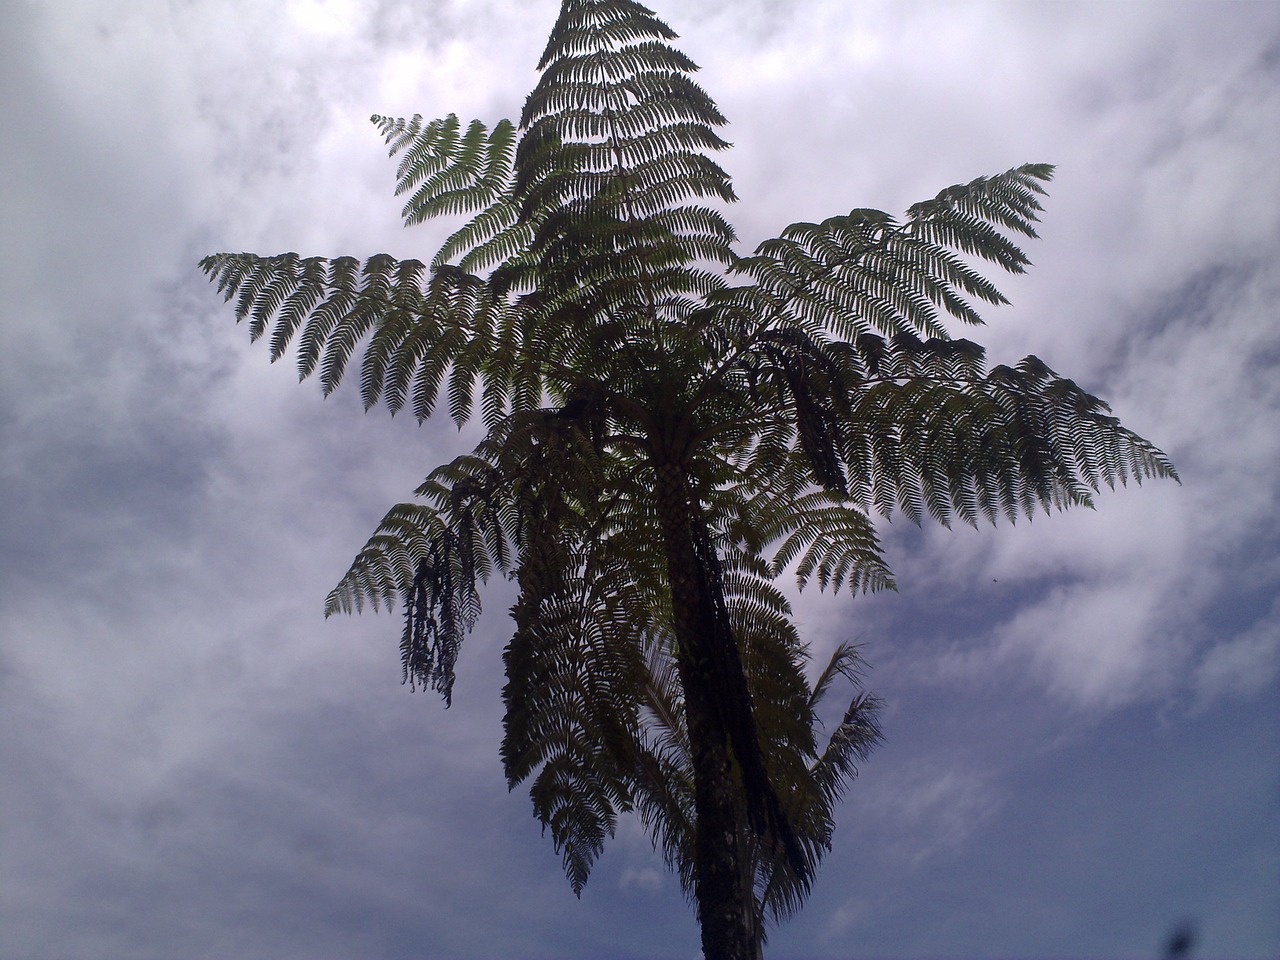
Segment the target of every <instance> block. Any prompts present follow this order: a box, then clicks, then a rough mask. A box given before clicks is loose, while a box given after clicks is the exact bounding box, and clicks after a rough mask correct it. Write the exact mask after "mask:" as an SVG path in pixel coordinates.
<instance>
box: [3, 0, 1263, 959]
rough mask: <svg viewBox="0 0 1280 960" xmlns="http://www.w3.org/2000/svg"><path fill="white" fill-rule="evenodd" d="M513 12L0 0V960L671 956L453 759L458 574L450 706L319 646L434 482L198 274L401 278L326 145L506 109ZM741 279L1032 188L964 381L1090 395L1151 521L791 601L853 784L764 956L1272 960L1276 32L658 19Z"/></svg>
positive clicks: (665, 941) (801, 9)
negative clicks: (454, 115) (749, 255)
mask: <svg viewBox="0 0 1280 960" xmlns="http://www.w3.org/2000/svg"><path fill="white" fill-rule="evenodd" d="M555 12H556V4H555V2H554V0H520V2H515V0H416V2H409V0H367V2H366V0H252V2H247V0H216V2H215V0H169V2H167V3H165V2H162V0H59V2H57V3H50V2H40V0H11V2H10V3H8V4H6V13H5V26H4V29H3V31H0V93H3V97H0V122H2V123H3V137H2V138H0V183H2V184H3V187H0V198H2V202H0V209H2V211H3V214H2V218H0V764H2V765H3V766H2V768H0V769H2V770H3V773H2V775H0V954H3V955H4V956H5V957H9V958H15V960H24V958H53V957H58V958H66V960H81V958H83V960H89V958H102V960H126V958H138V960H149V958H157V960H159V958H174V957H179V958H195V957H208V958H224V957H239V958H245V960H277V958H281V960H283V958H298V957H308V958H331V960H348V958H350V960H355V958H361V960H364V958H409V957H442V958H485V957H502V956H510V957H514V956H523V957H547V958H549V957H605V956H610V957H655V958H666V957H678V958H689V957H693V956H695V955H696V952H697V933H696V928H695V925H694V922H693V916H692V911H691V910H690V909H689V908H688V907H687V906H686V905H685V903H684V902H683V900H682V897H681V894H680V891H679V888H678V886H677V884H676V883H675V881H674V879H673V878H672V877H670V876H669V875H667V874H666V873H665V872H664V870H663V868H662V864H661V862H660V860H658V859H657V858H656V857H655V855H654V854H653V852H652V851H651V849H650V847H649V844H648V841H647V840H646V839H645V837H644V836H643V834H642V832H641V831H640V830H639V828H638V827H637V826H636V825H635V824H634V823H631V822H625V823H623V824H622V825H621V827H620V829H619V833H618V836H617V838H616V839H615V840H614V841H613V843H612V844H611V845H610V846H609V848H608V849H607V850H606V853H605V855H604V857H603V859H602V860H601V862H600V863H599V865H598V867H597V869H596V872H595V874H594V875H593V876H592V879H591V881H590V883H589V884H588V886H587V888H586V890H585V892H584V895H583V897H582V900H581V901H578V900H576V899H575V898H574V897H573V895H572V893H571V891H570V889H569V886H568V884H567V882H565V880H564V878H563V875H562V874H561V872H560V865H559V858H558V857H557V856H556V855H555V853H554V851H553V850H552V847H551V844H550V841H549V840H546V839H543V838H542V837H541V836H540V833H539V829H538V825H537V823H536V822H535V821H534V819H533V818H532V815H531V809H530V806H529V803H528V798H527V797H526V796H525V795H524V793H523V791H522V790H519V789H518V790H517V791H516V792H515V793H513V794H508V793H507V791H506V789H505V784H504V782H503V779H502V775H501V769H500V765H499V761H498V757H497V742H498V738H499V732H500V731H499V724H500V712H499V691H500V688H501V677H500V654H501V648H502V644H503V642H504V640H505V637H506V635H507V631H508V620H507V617H506V609H507V607H508V606H509V605H510V603H511V600H512V597H511V594H510V588H509V586H508V585H506V584H498V585H496V586H495V587H493V588H492V589H491V590H490V591H489V593H488V594H487V597H486V614H485V616H484V618H483V619H482V621H481V623H480V624H479V626H478V628H477V630H476V632H475V634H474V635H473V636H472V638H471V639H470V640H469V642H468V645H467V646H466V648H464V651H463V659H462V661H461V664H460V668H461V669H460V677H459V682H458V687H457V690H456V692H455V698H454V700H455V704H454V706H453V708H452V709H450V710H448V711H446V710H445V709H443V706H442V704H441V703H440V702H439V701H438V700H437V699H436V698H435V697H433V696H429V695H423V694H417V695H413V694H410V693H409V692H408V690H407V689H405V688H402V687H401V686H400V684H399V660H398V650H397V644H398V622H397V620H396V619H395V618H394V617H386V616H383V617H381V618H379V617H372V616H366V617H364V618H362V619H346V618H341V619H335V620H331V621H328V622H326V621H324V620H323V618H322V616H321V606H322V601H323V598H324V596H325V594H326V592H327V591H328V589H329V588H330V587H331V586H332V584H333V583H334V582H335V581H336V580H337V578H338V577H339V576H340V575H341V574H342V572H343V571H344V570H345V569H346V566H347V564H348V562H349V561H350V559H351V557H352V556H353V555H354V553H355V551H356V550H357V549H358V548H359V547H360V546H361V545H362V544H363V542H364V538H365V537H366V536H367V534H368V533H369V532H371V530H372V529H373V527H374V526H375V525H376V523H377V521H378V520H379V519H380V518H381V516H382V514H383V512H384V511H385V510H386V508H387V507H388V506H389V505H390V504H392V503H394V502H396V501H398V500H401V499H406V498H407V497H408V495H409V492H410V491H411V489H412V488H413V486H414V485H416V483H417V482H418V481H419V480H420V479H421V477H422V476H423V475H424V474H425V473H426V472H427V471H428V470H429V469H430V468H431V467H433V466H434V465H435V464H437V463H439V462H441V461H443V460H445V459H448V458H450V457H452V456H453V455H455V454H456V453H457V452H460V451H461V450H462V449H464V448H467V447H469V446H470V443H471V441H472V440H473V439H474V438H473V436H472V435H470V434H467V433H464V434H463V435H461V436H459V435H458V434H457V432H456V431H454V430H453V428H452V427H451V426H449V425H447V424H443V423H429V424H428V425H426V426H423V427H417V426H416V425H415V424H414V423H413V422H412V421H411V420H406V419H402V418H398V419H396V420H392V419H391V418H389V417H388V416H387V415H386V414H385V413H383V412H376V411H375V412H373V413H371V414H369V415H363V414H362V413H361V412H360V410H359V405H358V402H357V398H356V397H355V395H354V391H352V392H350V393H348V392H347V391H339V393H338V394H336V395H334V396H333V397H331V398H329V399H328V400H322V399H321V397H320V393H319V387H318V386H317V385H315V384H313V383H311V382H309V381H308V382H307V383H305V384H303V385H302V386H299V385H298V384H297V382H296V377H295V375H294V373H293V370H292V368H291V366H290V365H289V364H288V363H281V364H277V365H275V366H272V365H270V364H268V363H267V358H266V356H265V350H264V349H263V348H261V347H260V346H259V347H251V346H250V345H249V344H248V343H247V336H246V334H245V331H244V330H243V329H237V328H236V327H235V325H234V324H233V323H232V317H231V313H230V310H229V308H227V307H226V306H224V305H223V304H222V303H221V301H220V299H219V298H218V297H217V296H215V294H214V291H213V290H212V289H211V288H210V287H209V286H208V285H207V283H206V282H205V281H204V279H203V277H202V276H201V275H200V274H199V272H198V271H197V270H196V266H195V264H196V261H197V260H198V259H199V257H200V256H202V255H204V254H205V253H209V252H213V251H217V250H232V251H235V250H251V251H256V252H261V253H275V252H281V251H285V250H297V251H300V252H302V253H304V254H321V255H338V254H354V255H361V256H363V255H367V254H369V253H374V252H379V251H386V252H389V253H392V254H395V255H398V256H406V257H407V256H423V255H424V254H428V253H430V252H431V251H433V250H434V247H433V245H432V242H431V241H432V235H431V233H430V229H431V228H417V229H415V230H409V231H405V230H403V229H401V228H400V226H399V205H398V203H397V201H396V200H395V198H394V197H393V196H392V195H391V193H392V186H393V182H394V181H393V165H392V164H391V163H390V162H389V161H388V160H387V158H386V156H385V151H384V149H383V147H382V145H381V141H380V140H379V138H378V136H377V134H376V131H375V130H374V129H373V127H372V126H371V125H370V124H369V123H368V120H367V118H368V116H369V115H370V114H372V113H381V114H389V115H393V116H403V115H409V114H412V113H415V112H421V113H423V114H425V115H427V116H429V117H430V116H439V115H443V114H445V113H448V112H451V111H456V112H458V113H460V114H461V115H462V116H463V117H464V118H467V117H472V116H476V117H482V118H486V119H488V120H496V119H498V118H500V117H503V116H512V115H515V114H518V112H519V109H520V106H521V104H522V103H523V96H524V93H525V92H526V91H527V90H528V89H529V88H530V86H531V85H532V84H533V82H534V81H535V74H534V72H533V65H534V63H535V62H536V60H537V58H538V55H539V53H540V52H541V49H542V44H543V41H544V38H545V35H546V32H547V30H548V29H549V27H550V24H551V22H552V21H553V19H554V16H555ZM660 12H661V13H662V14H663V15H664V16H665V17H666V18H667V19H668V21H669V22H670V23H671V24H672V26H673V27H674V28H675V29H676V30H677V31H678V32H680V33H681V34H682V38H683V39H682V40H681V41H680V46H681V47H682V49H684V50H685V51H686V52H687V53H689V54H690V55H691V56H692V57H693V58H694V59H695V60H697V61H698V62H699V63H701V64H702V66H703V68H704V69H703V73H702V75H701V81H702V82H703V84H704V85H705V86H706V88H707V89H708V90H709V91H710V92H711V93H712V94H713V96H715V97H716V98H717V100H718V101H719V103H720V105H721V107H722V108H723V110H724V112H725V113H726V114H727V115H728V117H729V118H730V120H731V122H732V126H731V127H730V128H729V133H728V136H729V138H730V139H732V140H733V141H734V142H735V144H736V148H735V150H734V151H733V152H732V153H730V154H728V155H726V156H725V157H724V158H723V162H724V165H725V166H726V168H727V169H728V170H729V171H730V172H731V174H732V175H733V176H734V177H735V183H736V187H737V190H738V193H739V195H740V196H741V197H742V200H741V202H740V203H739V204H738V205H737V207H736V208H735V209H734V211H733V217H734V219H735V222H736V223H737V225H738V227H739V232H740V234H741V235H742V237H743V239H744V241H745V243H746V244H747V245H754V243H755V242H756V241H758V240H760V239H763V238H765V237H768V236H771V235H775V234H776V233H777V232H778V231H779V230H780V229H781V228H782V227H783V226H785V225H786V224H787V223H789V222H792V221H796V220H814V219H821V218H823V217H825V216H830V215H833V214H837V213H843V212H847V211H848V210H849V209H850V208H852V207H860V206H872V207H880V208H883V209H888V210H891V211H901V210H902V209H903V208H905V207H906V206H907V205H909V204H910V203H912V202H914V201H916V200H920V199H925V198H927V197H930V196H932V195H933V194H934V193H935V192H937V190H938V189H940V188H941V187H944V186H946V185H948V184H951V183H955V182H961V181H967V180H969V179H971V178H973V177H975V176H977V175H980V174H984V173H994V172H998V171H1000V170H1004V169H1006V168H1008V167H1010V166H1014V165H1016V164H1019V163H1023V162H1026V161H1049V162H1054V163H1057V164H1058V165H1059V173H1058V177H1057V180H1056V181H1055V183H1054V184H1053V188H1052V196H1051V198H1050V201H1049V204H1048V211H1047V214H1046V219H1045V226H1044V229H1043V231H1042V236H1043V239H1042V240H1040V241H1038V242H1036V243H1035V244H1034V246H1032V248H1031V249H1030V251H1029V252H1030V253H1031V256H1032V258H1033V260H1034V261H1035V262H1036V268H1035V269H1034V270H1033V271H1032V272H1031V273H1030V274H1029V275H1028V276H1027V277H1025V278H1019V279H1018V280H1017V282H1013V283H1007V284H1006V291H1007V293H1008V294H1009V295H1010V296H1011V298H1012V299H1013V301H1014V306H1013V307H1011V308H1004V309H1002V310H999V311H995V312H994V313H992V314H991V315H990V318H989V319H990V323H989V326H988V328H987V329H986V330H985V331H982V332H980V334H979V335H978V336H977V339H979V340H981V341H982V342H984V343H985V344H986V345H987V346H988V348H989V349H990V352H991V355H992V358H993V361H996V362H1004V361H1015V360H1017V359H1018V358H1020V357H1022V356H1023V355H1025V354H1027V353H1030V352H1034V353H1036V354H1037V355H1039V356H1041V357H1042V358H1043V359H1045V360H1046V361H1047V362H1048V363H1049V364H1050V365H1051V366H1053V367H1054V368H1055V369H1057V370H1059V371H1060V372H1062V373H1063V374H1065V375H1068V376H1071V377H1073V378H1075V379H1076V380H1077V381H1078V382H1080V383H1081V384H1082V385H1084V386H1086V387H1087V388H1088V389H1091V390H1093V391H1094V392H1097V393H1099V394H1101V395H1102V396H1104V397H1106V398H1107V399H1109V400H1110V401H1111V402H1112V404H1113V406H1114V408H1115V410H1116V412H1117V413H1118V414H1119V415H1120V416H1121V417H1122V418H1123V419H1124V420H1125V422H1126V423H1127V424H1128V425H1130V426H1131V427H1133V428H1134V429H1136V430H1138V431H1139V432H1140V433H1142V434H1144V435H1146V436H1148V437H1150V438H1151V439H1153V440H1154V441H1156V442H1157V443H1159V444H1160V445H1161V446H1162V447H1163V448H1164V449H1165V450H1166V451H1168V453H1169V454H1170V455H1171V456H1172V458H1173V459H1174V461H1175V463H1176V464H1177V466H1178V469H1179V471H1180V472H1181V475H1182V477H1183V481H1184V482H1183V484H1182V485H1181V486H1177V485H1175V484H1173V483H1170V482H1162V483H1155V484H1149V485H1147V486H1146V487H1144V488H1142V489H1130V490H1124V491H1121V492H1118V493H1116V494H1108V495H1106V496H1103V497H1101V498H1100V499H1099V506H1098V509H1097V510H1096V511H1095V512H1083V511H1082V512H1080V513H1075V514H1069V515H1057V516H1053V517H1042V518H1038V519H1037V520H1036V521H1035V522H1034V523H1031V524H1019V525H1018V526H1017V527H1014V528H1010V527H1003V528H1000V529H995V530H992V529H983V530H977V531H975V530H971V529H959V530H954V531H946V530H941V529H936V528H924V529H919V530H918V529H915V528H912V527H910V526H909V525H902V524H894V525H892V526H891V527H889V528H887V529H886V531H885V532H886V536H887V542H888V547H889V555H890V559H891V561H892V563H893V565H894V568H895V571H896V573H897V576H898V580H899V583H900V585H901V590H900V592H898V593H897V594H891V595H883V596H876V597H872V598H856V599H850V598H848V597H845V596H839V597H834V598H833V597H831V596H830V595H826V596H823V595H821V594H818V593H816V591H815V592H813V593H812V594H810V593H806V594H804V595H803V596H802V597H801V598H800V599H799V601H798V605H797V613H798V616H799V619H800V621H801V622H802V625H803V630H804V631H805V635H806V636H807V638H808V639H810V640H811V642H812V644H813V647H814V650H815V653H816V654H817V655H818V656H821V655H822V653H823V652H824V651H829V650H830V649H831V647H832V646H833V645H834V644H835V643H837V642H839V641H842V640H846V639H851V638H856V639H858V640H859V641H860V642H862V643H863V644H864V652H865V654H866V657H867V659H868V660H869V661H870V663H871V665H872V667H873V671H872V674H871V678H870V684H871V686H872V687H873V688H874V689H875V690H876V691H877V692H878V693H879V694H880V695H881V696H882V697H884V699H885V700H886V701H887V703H888V707H887V711H886V716H885V727H886V734H887V738H888V740H887V743H886V744H885V746H884V747H883V748H882V749H881V750H880V751H878V752H877V753H876V755H875V756H874V757H873V758H872V760H871V762H870V763H868V764H867V765H866V766H865V768H864V770H863V774H862V777H861V779H860V780H859V781H858V782H857V784H856V785H855V787H854V789H853V790H852V792H851V796H850V798H849V800H848V801H847V802H846V803H845V804H844V806H843V807H842V809H841V813H840V820H839V829H838V832H837V835H836V848H835V851H834V853H833V854H832V855H831V856H830V858H829V860H828V861H827V862H826V863H825V865H824V867H823V869H822V872H821V873H820V875H819V879H818V884H817V888H816V892H815V893H814V895H813V897H812V899H811V901H810V902H809V905H808V907H807V909H806V910H805V912H804V913H803V914H802V915H801V916H800V917H799V918H798V919H796V920H794V921H792V922H790V923H789V924H787V925H785V926H783V927H781V928H779V929H777V930H776V931H774V933H773V936H772V938H771V941H770V945H771V950H770V955H771V956H773V957H793V958H823V957H831V958H835V957H842V958H844V957H851V956H865V957H884V958H911V957H919V958H933V957H989V956H1003V957H1012V956H1018V957H1040V958H1049V957H1065V956H1072V957H1099V958H1101V957H1153V956H1157V955H1159V954H1160V953H1161V951H1162V949H1163V944H1164V943H1165V941H1166V939H1167V937H1168V935H1169V933H1170V931H1172V930H1173V929H1174V928H1175V927H1176V926H1177V925H1178V924H1180V923H1183V922H1187V923H1191V924H1193V925H1194V928H1195V930H1196V932H1197V946H1196V953H1197V955H1201V956H1209V957H1240V958H1262V957H1272V956H1275V955H1277V954H1280V914H1278V913H1277V910H1276V905H1277V902H1278V901H1277V894H1278V892H1280V706H1278V704H1280V699H1278V698H1277V693H1278V692H1280V678H1278V675H1277V674H1278V671H1280V603H1278V601H1277V596H1278V595H1280V549H1278V547H1280V520H1278V519H1277V517H1278V511H1277V501H1278V499H1280V430H1278V429H1277V425H1278V424H1280V324H1278V322H1277V321H1278V318H1277V304H1278V303H1280V172H1278V171H1280V167H1278V166H1277V159H1278V158H1280V133H1278V132H1277V131H1278V129H1280V128H1278V127H1277V118H1280V7H1278V6H1276V5H1275V4H1271V3H1252V4H1243V3H1242V4H1231V3H1191V4H1179V3H1141V2H1132V3H1109V4H1083V3H1061V4H1047V3H1046V4H1033V3H1024V4H1009V3H1006V4H993V3H967V4H917V3H882V2H870V0H868V2H856V3H855V2H852V0H786V2H782V0H736V2H735V3H732V4H725V3H715V2H711V0H684V2H683V3H682V4H679V5H668V6H667V7H666V8H664V9H662V10H660Z"/></svg>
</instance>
